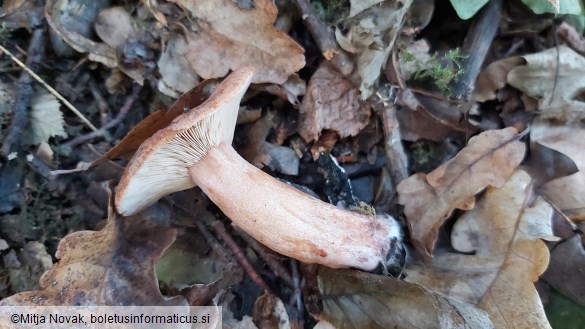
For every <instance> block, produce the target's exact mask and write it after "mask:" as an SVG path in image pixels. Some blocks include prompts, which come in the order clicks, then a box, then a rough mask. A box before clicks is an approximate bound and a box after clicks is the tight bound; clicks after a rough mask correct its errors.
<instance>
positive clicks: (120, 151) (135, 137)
mask: <svg viewBox="0 0 585 329" xmlns="http://www.w3.org/2000/svg"><path fill="white" fill-rule="evenodd" d="M215 82H216V80H214V79H209V80H206V81H203V82H201V83H200V84H198V85H197V86H196V87H195V88H193V89H191V90H190V91H189V92H187V93H185V94H184V95H182V96H181V98H179V99H178V100H177V101H176V102H175V103H174V104H173V105H172V106H171V107H170V108H169V109H168V111H164V110H159V111H156V112H153V113H151V114H150V115H148V116H147V117H146V118H144V119H143V120H142V121H140V123H138V124H137V125H136V126H135V127H134V128H132V129H131V130H130V131H129V132H128V134H126V136H124V138H123V139H122V140H121V141H120V142H119V143H118V144H117V145H116V146H114V147H113V148H112V149H110V150H109V151H108V152H107V153H106V154H104V155H102V156H101V157H100V158H98V159H97V160H95V161H92V162H90V163H85V162H81V163H80V164H78V165H77V168H75V169H71V170H55V171H53V173H54V174H56V175H60V174H68V173H72V172H78V171H85V170H88V169H91V168H93V167H95V166H97V165H99V164H102V163H104V162H107V161H110V160H115V159H130V158H131V157H132V155H133V154H134V152H135V151H136V150H137V149H138V148H139V147H140V144H142V142H144V141H145V140H146V139H147V138H149V137H150V136H152V135H153V134H154V133H155V132H157V131H159V130H160V129H162V128H164V127H166V126H168V125H169V124H170V123H171V121H173V119H175V118H176V117H177V116H179V115H181V114H183V113H184V111H186V110H189V109H193V108H195V107H197V106H199V105H200V104H201V103H203V102H204V101H205V100H206V99H207V98H208V97H209V95H210V94H211V89H212V88H213V87H214V86H215Z"/></svg>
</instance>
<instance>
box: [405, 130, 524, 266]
mask: <svg viewBox="0 0 585 329" xmlns="http://www.w3.org/2000/svg"><path fill="white" fill-rule="evenodd" d="M519 137H520V136H519V135H518V133H517V131H516V129H514V128H511V127H510V128H505V129H501V130H489V131H486V132H483V133H481V134H479V135H477V136H474V137H472V138H471V139H470V140H469V142H468V144H467V146H466V147H464V148H463V149H462V150H461V151H460V152H459V153H458V154H457V155H456V156H455V157H454V158H453V159H451V160H449V161H447V162H445V163H444V164H442V165H441V166H439V167H438V168H437V169H435V170H433V171H432V172H430V173H429V174H428V175H425V174H422V173H417V174H414V175H412V176H410V177H408V178H407V179H405V180H403V181H402V182H400V184H398V187H397V191H398V195H399V198H398V202H399V203H400V204H402V205H404V213H405V215H406V218H407V220H408V226H409V229H410V235H411V238H412V241H413V243H414V246H415V248H416V250H417V251H418V252H419V253H420V254H421V255H423V256H425V257H432V252H433V249H434V247H435V242H436V241H437V237H438V232H439V228H440V227H441V226H442V225H443V223H444V222H445V220H446V219H447V217H449V215H451V213H452V212H453V210H455V209H462V210H469V209H471V208H473V205H474V202H475V194H477V193H478V192H480V191H482V190H483V189H484V188H486V187H487V186H494V187H501V186H502V185H504V183H505V182H506V180H508V178H509V177H510V176H511V175H512V173H513V172H514V170H515V169H516V167H517V166H518V165H519V164H520V162H521V161H522V159H523V158H524V152H525V145H524V144H523V143H522V142H520V141H519V140H518V139H519Z"/></svg>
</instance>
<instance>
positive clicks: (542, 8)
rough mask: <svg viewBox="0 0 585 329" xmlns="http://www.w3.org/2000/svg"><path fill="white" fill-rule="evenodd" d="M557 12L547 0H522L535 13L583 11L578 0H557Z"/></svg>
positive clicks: (572, 12)
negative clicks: (558, 6)
mask: <svg viewBox="0 0 585 329" xmlns="http://www.w3.org/2000/svg"><path fill="white" fill-rule="evenodd" d="M558 1H559V5H560V8H559V12H556V9H555V7H554V6H553V5H552V4H551V3H550V2H549V1H548V0H522V2H523V3H524V4H525V5H527V6H528V7H529V8H530V9H532V11H533V12H534V13H535V14H560V15H564V14H571V15H579V14H581V13H583V6H582V4H581V1H580V0H558Z"/></svg>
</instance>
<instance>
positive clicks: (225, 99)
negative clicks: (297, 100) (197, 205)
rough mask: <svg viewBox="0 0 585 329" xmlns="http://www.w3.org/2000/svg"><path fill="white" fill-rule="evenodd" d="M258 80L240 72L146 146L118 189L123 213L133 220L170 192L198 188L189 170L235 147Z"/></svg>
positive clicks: (246, 71)
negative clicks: (245, 100)
mask: <svg viewBox="0 0 585 329" xmlns="http://www.w3.org/2000/svg"><path fill="white" fill-rule="evenodd" d="M253 76H254V68H253V67H245V68H242V69H239V70H237V71H234V72H233V73H232V74H230V75H229V76H228V77H227V78H226V79H225V80H224V81H222V82H221V83H220V84H219V86H218V87H217V88H216V89H215V91H214V92H213V93H212V94H211V96H210V97H209V99H208V100H206V101H205V102H204V103H203V104H201V105H199V106H198V107H196V108H194V109H191V110H189V111H188V112H187V113H184V114H181V115H180V116H178V117H177V118H175V119H174V120H173V122H172V123H171V124H170V125H169V126H167V127H166V128H163V129H161V130H159V131H158V132H156V133H155V134H154V135H152V136H151V137H150V138H148V139H147V140H145V141H144V142H143V143H142V145H141V146H140V148H139V149H138V151H137V152H136V154H135V155H134V157H133V158H132V159H131V160H130V162H129V163H128V166H126V169H125V170H124V174H123V175H122V178H121V179H120V183H119V184H118V187H117V189H116V196H115V205H116V210H117V211H118V213H120V214H122V215H124V216H130V215H132V214H135V213H137V212H139V211H141V210H143V209H144V208H146V207H148V206H150V205H152V204H153V203H155V202H156V201H158V200H159V199H160V198H162V197H164V196H166V195H168V194H170V193H174V192H178V191H182V190H186V189H189V188H192V187H194V186H195V183H193V181H192V180H191V177H190V175H189V171H188V168H189V167H190V166H191V165H193V164H194V163H196V162H197V161H199V160H201V159H202V158H203V157H205V155H206V154H207V152H208V150H209V149H211V148H213V147H215V146H218V145H220V144H222V143H229V144H231V143H232V140H233V138H234V130H235V127H236V120H237V118H238V110H239V108H240V101H241V100H242V97H243V96H244V93H245V92H246V89H248V86H249V85H250V81H251V80H252V77H253Z"/></svg>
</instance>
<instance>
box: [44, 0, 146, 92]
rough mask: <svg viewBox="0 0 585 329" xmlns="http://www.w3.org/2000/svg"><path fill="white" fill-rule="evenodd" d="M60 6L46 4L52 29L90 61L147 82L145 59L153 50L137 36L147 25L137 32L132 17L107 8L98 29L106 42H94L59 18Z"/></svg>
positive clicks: (57, 4)
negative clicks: (145, 77)
mask: <svg viewBox="0 0 585 329" xmlns="http://www.w3.org/2000/svg"><path fill="white" fill-rule="evenodd" d="M59 5H60V4H59V3H58V2H57V1H55V0H47V4H46V6H45V18H46V19H47V22H48V23H49V25H50V26H51V28H52V31H53V32H55V33H56V34H57V35H58V36H59V37H60V38H61V39H63V41H65V42H66V43H67V44H68V45H70V46H71V47H72V48H73V49H75V50H76V51H78V52H81V53H87V54H88V57H89V59H90V60H92V61H95V62H98V63H102V64H104V65H106V66H107V67H110V68H118V69H120V70H121V71H122V72H124V74H126V75H127V76H129V77H131V78H132V79H133V80H134V81H136V82H137V83H138V84H143V83H144V74H145V72H146V67H145V65H144V64H145V63H143V61H144V60H145V59H148V58H147V57H149V56H147V55H149V52H150V51H149V50H148V49H147V48H146V46H145V41H146V40H141V38H139V37H138V35H139V34H140V37H143V36H145V35H146V32H145V31H146V28H143V29H141V30H140V31H138V30H137V29H135V26H136V25H132V24H129V23H130V22H131V18H130V16H129V15H128V14H127V13H126V12H125V10H124V9H123V8H121V7H113V8H108V9H106V10H104V11H103V12H102V14H101V15H100V16H101V18H100V20H99V21H100V23H99V24H98V28H97V29H96V31H97V32H98V33H101V35H102V36H103V37H104V39H105V41H106V42H104V43H101V42H95V41H93V40H91V39H90V38H89V37H87V36H85V35H83V34H81V33H78V32H76V31H75V30H71V29H68V28H67V26H64V25H63V24H62V22H61V20H59V19H58V14H59V13H60V8H59ZM83 5H86V4H82V3H80V6H83ZM114 32H115V33H114ZM124 38H126V39H124ZM119 46H122V47H119ZM117 47H118V49H116V48H117ZM137 52H138V53H139V54H137ZM138 57H140V58H138Z"/></svg>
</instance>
